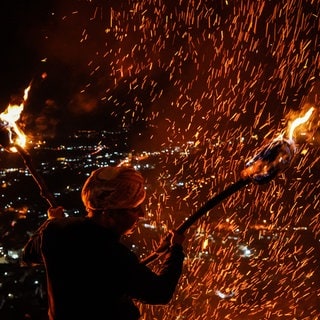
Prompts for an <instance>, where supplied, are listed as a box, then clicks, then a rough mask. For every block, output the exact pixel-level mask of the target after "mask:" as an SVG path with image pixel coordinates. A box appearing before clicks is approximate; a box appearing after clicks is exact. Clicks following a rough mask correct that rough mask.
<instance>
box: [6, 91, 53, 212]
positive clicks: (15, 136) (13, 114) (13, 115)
mask: <svg viewBox="0 0 320 320" xmlns="http://www.w3.org/2000/svg"><path fill="white" fill-rule="evenodd" d="M29 89H30V87H28V88H27V89H26V90H25V92H24V99H23V102H22V103H21V104H20V105H11V104H9V106H8V108H7V109H6V110H5V111H4V112H3V113H1V114H0V145H1V146H2V147H3V148H4V149H5V150H6V151H8V152H18V153H19V155H20V156H21V157H22V159H23V161H24V164H25V165H26V167H27V168H28V170H29V172H30V173H31V175H32V177H33V179H34V181H35V182H36V183H37V185H38V187H39V189H40V195H41V196H42V197H43V198H44V199H45V200H46V201H47V202H48V203H49V205H50V206H51V207H57V204H56V200H55V198H54V197H53V195H52V194H51V192H50V191H49V189H48V187H47V185H46V183H45V181H44V180H43V178H42V176H41V175H40V174H39V173H38V171H37V170H36V168H35V166H34V164H33V161H32V158H31V155H30V154H29V153H28V152H27V151H26V150H25V149H24V146H25V144H26V136H25V134H24V133H23V132H22V130H21V129H20V128H19V126H18V125H17V123H16V122H17V121H18V120H19V118H20V114H21V112H22V110H23V107H24V102H25V101H26V99H27V96H28V92H29Z"/></svg>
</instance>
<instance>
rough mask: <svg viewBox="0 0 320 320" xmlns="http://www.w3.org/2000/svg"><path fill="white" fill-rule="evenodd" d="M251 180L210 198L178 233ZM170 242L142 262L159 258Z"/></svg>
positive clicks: (178, 229)
mask: <svg viewBox="0 0 320 320" xmlns="http://www.w3.org/2000/svg"><path fill="white" fill-rule="evenodd" d="M250 182H251V179H240V180H238V181H237V182H235V183H233V184H231V185H230V186H228V187H227V188H226V189H224V190H223V191H222V192H220V193H219V194H217V195H216V196H214V197H213V198H211V199H210V200H208V201H207V202H206V203H205V204H204V205H203V206H202V207H200V209H199V210H197V211H196V212H195V213H193V214H192V215H190V216H189V217H188V218H187V219H186V220H185V221H184V222H182V223H181V224H180V225H179V226H178V228H176V231H177V232H178V233H181V234H183V233H184V232H185V231H186V230H187V229H188V228H190V227H191V225H192V224H193V223H194V222H196V221H197V220H198V219H199V218H200V217H202V216H203V215H204V214H206V213H207V212H208V211H209V210H211V209H212V208H213V207H214V206H216V205H217V204H218V203H220V202H221V201H223V200H224V199H226V198H227V197H229V196H231V195H232V194H234V193H235V192H237V191H238V190H240V189H241V188H243V187H245V186H246V185H248V184H249V183H250ZM169 245H170V243H169V242H168V241H166V240H165V241H164V242H163V243H162V244H161V245H160V246H159V247H158V248H157V249H156V250H155V251H154V252H152V253H151V254H150V255H149V256H148V257H146V258H145V259H143V260H142V261H141V263H142V264H145V265H147V264H149V263H150V262H152V261H153V260H155V259H157V258H158V257H159V256H160V255H161V254H163V253H164V252H165V251H166V250H167V249H168V247H169Z"/></svg>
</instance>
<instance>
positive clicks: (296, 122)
mask: <svg viewBox="0 0 320 320" xmlns="http://www.w3.org/2000/svg"><path fill="white" fill-rule="evenodd" d="M313 110H314V107H311V108H310V109H309V110H308V111H307V112H306V114H305V115H304V116H302V117H299V118H297V119H295V120H294V121H293V122H292V123H291V125H290V128H289V139H290V140H293V135H294V131H295V129H296V128H297V127H298V126H300V125H302V124H304V123H305V122H307V121H308V120H309V118H310V117H311V114H312V112H313Z"/></svg>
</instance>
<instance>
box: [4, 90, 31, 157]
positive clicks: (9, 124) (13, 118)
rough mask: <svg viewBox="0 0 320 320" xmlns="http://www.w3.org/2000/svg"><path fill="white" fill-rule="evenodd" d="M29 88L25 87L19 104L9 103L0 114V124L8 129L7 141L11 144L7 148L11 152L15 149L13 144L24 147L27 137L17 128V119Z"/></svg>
mask: <svg viewBox="0 0 320 320" xmlns="http://www.w3.org/2000/svg"><path fill="white" fill-rule="evenodd" d="M29 90H30V86H29V87H28V88H27V89H25V91H24V97H23V101H22V103H21V104H20V105H11V104H9V106H8V107H7V109H6V110H5V111H4V112H3V113H1V114H0V120H2V122H3V123H2V125H3V127H4V128H5V129H7V131H8V136H9V142H10V144H11V145H12V146H10V147H9V149H10V151H12V152H16V151H17V149H16V148H15V147H14V145H19V146H21V147H25V145H26V141H27V137H26V135H25V134H24V133H23V131H22V130H21V129H20V128H19V126H18V124H17V121H18V120H19V118H20V115H21V112H22V110H23V108H24V103H25V101H26V100H27V98H28V93H29Z"/></svg>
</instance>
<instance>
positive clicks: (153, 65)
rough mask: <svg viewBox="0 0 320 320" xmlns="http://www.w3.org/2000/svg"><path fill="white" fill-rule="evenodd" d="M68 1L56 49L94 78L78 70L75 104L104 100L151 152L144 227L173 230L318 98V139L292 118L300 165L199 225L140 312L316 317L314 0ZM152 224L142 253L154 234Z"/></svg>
mask: <svg viewBox="0 0 320 320" xmlns="http://www.w3.org/2000/svg"><path fill="white" fill-rule="evenodd" d="M61 6H62V7H61V8H59V10H57V13H56V14H55V15H54V17H55V23H54V32H52V33H50V34H48V36H47V37H46V41H47V46H48V52H54V57H53V58H54V59H55V60H56V59H58V58H59V59H60V60H61V61H62V62H63V63H65V64H68V63H69V64H70V63H71V64H72V66H74V69H73V72H74V73H75V74H76V76H78V77H76V78H77V79H79V78H81V79H83V78H85V79H86V80H85V82H81V83H80V84H79V83H77V85H78V92H76V93H75V95H74V97H73V99H71V102H70V103H69V104H68V106H67V107H68V109H69V111H70V112H71V114H72V115H78V114H86V113H87V115H86V117H87V119H90V115H92V114H93V113H92V111H93V110H94V111H97V109H99V110H103V111H104V112H105V114H107V116H108V117H111V118H112V119H113V120H115V121H119V122H120V125H121V127H122V128H126V129H127V128H129V129H131V128H133V127H138V129H136V130H135V131H133V132H134V133H137V132H138V134H136V135H135V134H133V135H132V137H131V141H130V142H131V143H132V149H133V150H137V151H138V150H143V151H144V150H146V151H148V150H149V149H153V150H156V152H157V153H156V157H155V158H156V159H157V161H158V162H157V166H156V169H155V170H154V171H152V170H150V171H152V180H153V181H152V183H151V181H148V182H149V183H148V186H149V187H148V188H150V190H148V191H149V192H150V193H149V194H150V197H149V200H147V208H146V212H147V217H148V219H150V221H151V222H150V221H146V225H147V222H148V223H149V222H150V223H151V224H152V225H150V226H151V227H152V228H151V227H150V228H149V229H148V232H152V230H158V231H159V230H160V233H165V232H166V231H167V230H168V229H170V228H172V227H174V226H177V225H178V224H179V223H180V222H181V221H182V220H183V218H184V217H186V216H188V215H189V214H190V213H192V212H194V211H195V210H196V209H197V208H199V207H200V206H201V205H202V204H203V203H204V202H205V201H206V200H208V199H209V198H210V197H212V196H213V195H215V194H217V193H219V192H220V191H221V190H222V189H224V187H225V185H227V184H229V183H230V182H234V181H236V180H237V179H238V178H239V175H240V172H241V170H242V169H243V167H244V165H245V159H248V158H251V155H252V152H253V151H254V150H255V149H256V147H257V146H261V145H263V144H264V141H270V140H272V138H273V137H275V136H279V133H280V132H282V130H283V127H284V126H283V124H284V119H285V118H286V116H287V115H288V114H289V113H290V112H291V111H295V112H296V111H297V110H301V109H304V103H303V102H304V99H303V98H305V99H308V100H312V101H309V102H310V103H311V104H312V105H314V107H313V108H312V109H310V110H312V111H310V110H309V111H308V113H307V114H306V115H305V117H308V116H309V115H308V114H309V113H312V115H313V116H312V124H313V128H312V130H309V131H310V132H306V133H308V134H309V135H311V134H314V136H313V137H312V138H313V139H311V140H310V141H312V143H311V142H310V143H309V141H308V142H306V141H305V140H303V136H302V135H300V130H296V131H295V129H291V131H290V137H291V138H292V137H293V134H295V135H296V137H295V140H296V141H297V143H298V144H300V145H301V148H299V150H301V151H300V152H297V154H296V155H295V159H294V161H293V163H292V164H291V169H292V170H290V172H289V173H283V174H281V175H280V176H279V178H278V179H277V180H276V181H275V180H272V181H271V182H270V183H268V184H265V185H263V186H256V185H249V186H248V187H246V188H245V189H244V190H242V191H241V192H238V193H236V194H234V195H233V196H232V197H230V198H228V199H227V200H226V201H225V202H223V203H222V204H221V205H219V206H218V207H216V208H215V209H214V210H212V211H213V212H210V213H209V214H208V215H207V216H206V217H204V219H202V220H201V221H200V222H199V223H198V224H197V226H196V228H191V229H190V230H189V231H188V232H187V241H186V245H185V252H186V254H187V257H186V260H185V267H184V272H183V276H182V278H181V280H180V283H179V286H178V288H177V291H176V294H175V296H174V298H173V300H172V301H171V302H170V304H168V305H167V306H148V305H141V308H140V309H141V311H142V319H162V320H172V319H194V320H208V319H236V320H258V319H259V320H260V319H266V320H267V319H283V320H292V319H318V318H319V314H320V286H319V279H320V268H319V265H320V254H319V252H320V248H319V244H320V242H319V239H320V210H319V204H320V182H319V171H320V168H319V163H320V162H319V145H320V134H319V132H320V131H319V123H320V122H319V119H318V117H319V101H318V99H319V96H320V86H319V84H318V83H317V81H316V80H317V75H318V74H319V68H320V67H319V66H320V56H319V52H320V43H319V34H320V24H319V16H320V2H319V1H314V0H306V1H296V0H279V1H267V0H259V1H249V0H237V1H223V0H221V1H208V0H199V1H187V0H180V1H164V0H143V1H134V0H128V1H116V2H113V1H98V0H92V1H91V0H90V1H89V0H88V1H67V2H66V1H61ZM59 19H60V20H59ZM48 55H49V54H48ZM50 59H51V58H50V56H48V58H46V63H48V64H49V63H50ZM77 72H79V74H77ZM84 72H87V75H88V77H83V74H84ZM48 79H50V72H48ZM68 81H69V79H68ZM101 118H103V119H104V117H101ZM303 118H304V117H303ZM71 119H72V117H71ZM297 125H298V124H297ZM305 130H308V129H305ZM294 131H295V132H294ZM298 132H299V134H298ZM137 153H138V152H137ZM134 159H135V157H134V155H133V156H132V158H131V159H128V161H132V163H134V162H135V161H137V160H134ZM151 159H153V158H152V156H150V157H147V160H146V161H145V163H148V161H152V160H151ZM124 161H127V159H126V160H124ZM139 164H140V165H141V167H142V168H143V164H144V160H143V159H139ZM146 171H148V170H146ZM153 184H154V185H153ZM151 185H152V186H151ZM139 230H140V233H141V234H142V235H141V236H140V235H139V237H137V239H141V238H142V239H143V238H144V236H145V235H144V234H143V233H144V230H143V229H142V228H139ZM150 230H151V231H150ZM147 235H149V237H145V238H146V240H143V241H145V243H142V245H141V247H143V248H146V253H145V254H148V253H149V252H150V250H151V247H152V246H153V245H154V243H153V242H152V241H155V240H151V239H150V238H151V237H150V233H147ZM154 235H155V238H156V237H157V236H158V235H159V234H158V233H156V232H155V234H154ZM137 241H138V240H137ZM140 241H141V240H140ZM150 242H152V243H150ZM241 248H246V250H247V251H246V252H247V253H248V252H250V254H249V255H248V254H244V253H243V251H242V250H241ZM217 293H221V294H217ZM231 293H232V297H230V298H229V299H228V298H226V299H225V298H224V297H225V295H229V294H231ZM233 293H234V295H233Z"/></svg>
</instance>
